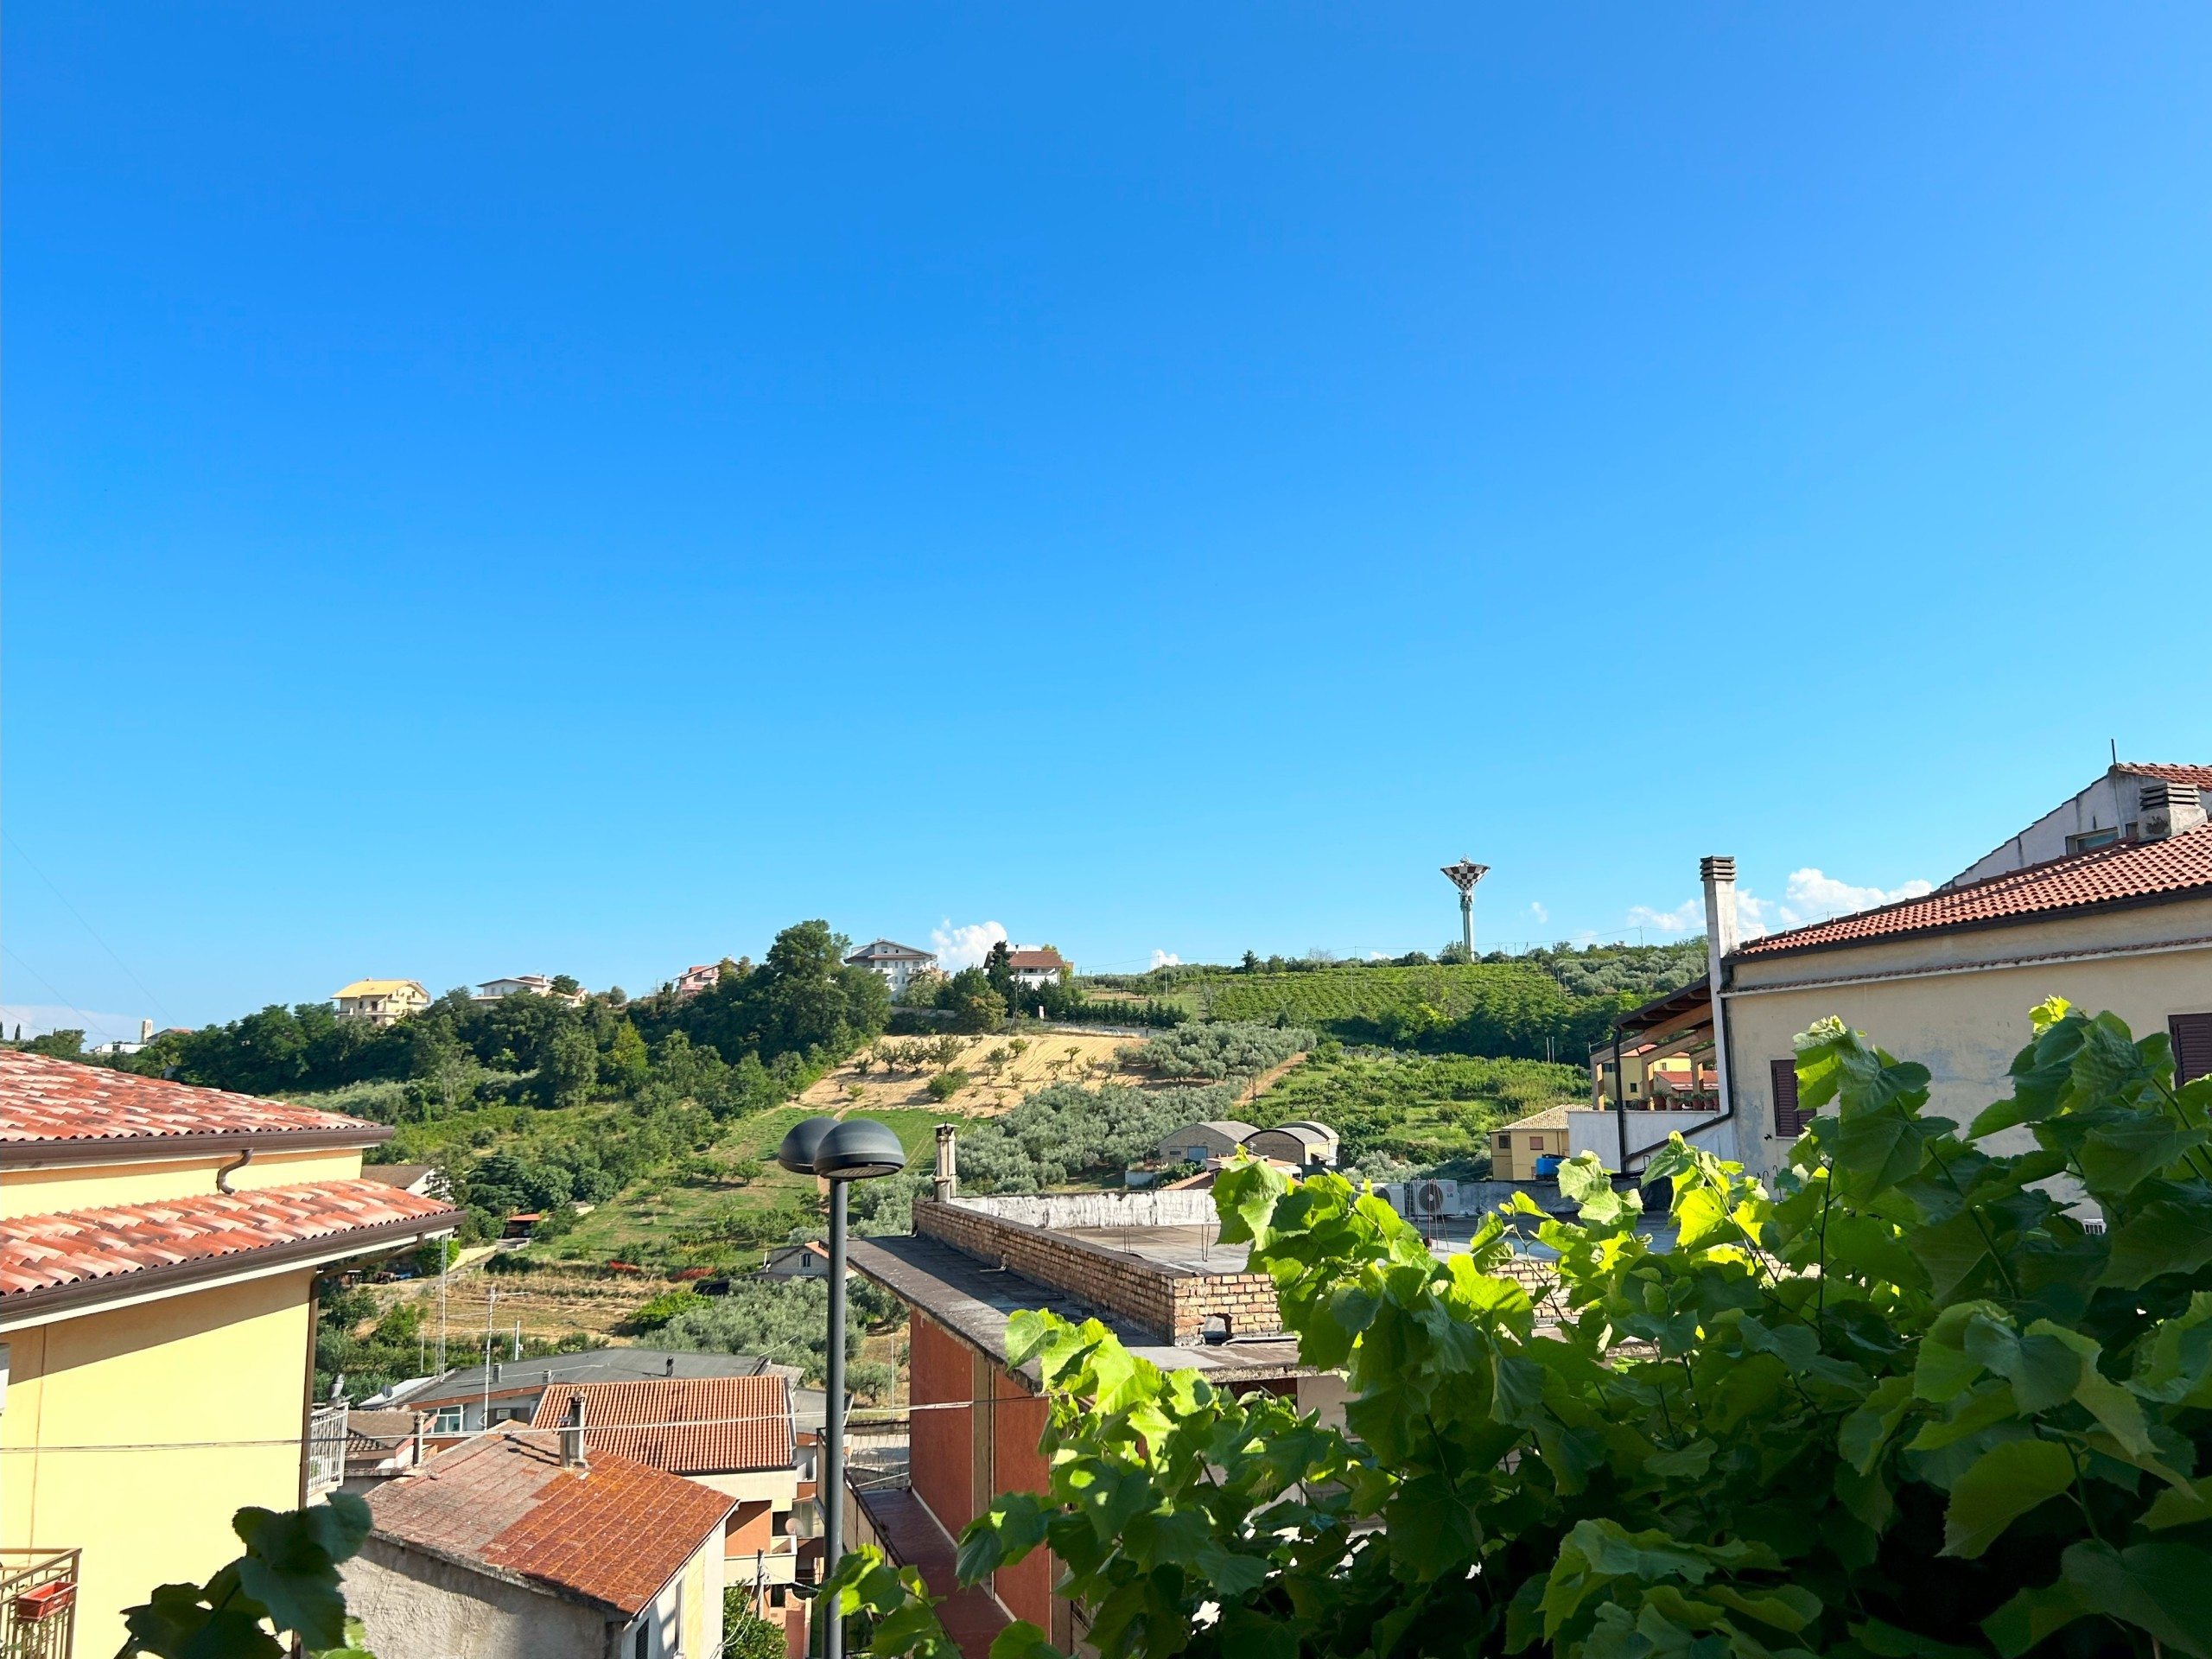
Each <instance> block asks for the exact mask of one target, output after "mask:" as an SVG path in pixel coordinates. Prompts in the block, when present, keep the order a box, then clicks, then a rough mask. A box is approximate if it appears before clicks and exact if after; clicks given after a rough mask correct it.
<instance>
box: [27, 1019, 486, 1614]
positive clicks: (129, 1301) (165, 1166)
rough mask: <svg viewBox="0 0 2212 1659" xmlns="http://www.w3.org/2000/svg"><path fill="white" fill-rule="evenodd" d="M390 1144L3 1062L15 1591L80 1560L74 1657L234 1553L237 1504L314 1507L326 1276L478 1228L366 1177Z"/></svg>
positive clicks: (212, 1098)
mask: <svg viewBox="0 0 2212 1659" xmlns="http://www.w3.org/2000/svg"><path fill="white" fill-rule="evenodd" d="M390 1136H391V1130H390V1129H389V1128H385V1127H384V1126H382V1125H381V1124H376V1123H367V1122H361V1121H360V1120H359V1119H357V1118H348V1117H338V1116H333V1115H331V1114H329V1113H327V1112H316V1111H310V1110H308V1109H305V1108H304V1107H299V1106H292V1105H288V1104H286V1103H283V1102H282V1101H274V1100H256V1099H252V1098H251V1097H249V1096H244V1095H233V1094H226V1093H224V1092H222V1091H220V1090H213V1089H194V1088H191V1087H189V1086H188V1085H186V1084H181V1083H169V1082H165V1081H163V1080H162V1079H160V1078H157V1077H138V1076H137V1075H135V1074H133V1073H130V1072H127V1071H111V1070H109V1069H108V1068H106V1067H105V1066H94V1065H78V1064H76V1063H74V1062H72V1061H68V1060H60V1059H52V1058H47V1057H46V1056H43V1055H37V1054H26V1053H22V1052H18V1051H15V1050H0V1384H4V1390H5V1391H4V1399H5V1407H4V1410H0V1546H4V1547H5V1549H6V1551H7V1552H8V1553H7V1556H6V1560H5V1567H6V1570H7V1573H8V1574H9V1585H8V1588H7V1590H6V1593H8V1594H9V1595H10V1599H11V1600H12V1599H13V1597H14V1595H15V1594H16V1593H17V1592H16V1579H15V1575H16V1573H19V1572H28V1571H31V1570H33V1568H32V1565H31V1564H33V1563H36V1562H40V1561H48V1560H54V1559H56V1558H63V1557H67V1556H68V1555H69V1554H70V1552H75V1553H76V1554H75V1556H74V1560H73V1573H74V1576H75V1578H76V1582H77V1592H76V1605H75V1613H74V1616H75V1618H76V1621H77V1624H76V1643H77V1651H78V1652H79V1653H86V1654H94V1653H112V1652H113V1651H114V1650H115V1649H116V1647H117V1646H118V1643H121V1642H122V1640H123V1635H124V1629H123V1618H122V1612H123V1610H124V1608H125V1607H129V1606H133V1605H137V1604H138V1603H140V1602H143V1601H144V1600H145V1599H146V1598H147V1596H148V1595H149V1593H150V1592H152V1590H153V1588H154V1586H156V1585H158V1584H165V1583H167V1584H174V1583H180V1582H182V1581H185V1580H193V1581H194V1582H197V1581H199V1580H204V1579H206V1578H207V1576H208V1575H209V1574H210V1573H213V1572H214V1571H215V1569H216V1568H218V1567H220V1566H222V1565H223V1563H224V1562H226V1561H227V1560H231V1559H232V1557H234V1556H236V1555H237V1554H238V1537H237V1535H235V1534H234V1533H232V1530H231V1517H232V1515H233V1514H234V1513H236V1512H237V1510H239V1509H240V1508H241V1507H243V1506H245V1505H246V1504H259V1505H262V1506H264V1507H265V1508H268V1509H273V1510H289V1509H292V1508H295V1507H296V1506H297V1505H298V1504H300V1503H303V1502H305V1501H306V1499H307V1497H308V1492H309V1476H308V1460H307V1459H306V1456H305V1451H306V1446H305V1440H306V1431H307V1427H308V1414H309V1409H310V1402H309V1400H308V1391H309V1389H308V1384H309V1381H310V1379H311V1378H312V1376H314V1359H315V1305H314V1296H315V1290H314V1286H315V1275H316V1274H317V1272H318V1271H319V1270H322V1269H326V1268H331V1267H334V1266H335V1265H336V1264H337V1263H339V1262H343V1261H345V1260H346V1259H347V1258H349V1257H355V1256H359V1255H365V1254H368V1253H370V1252H372V1251H376V1250H383V1249H393V1248H396V1247H398V1246H403V1245H411V1244H416V1243H420V1242H422V1241H423V1239H425V1238H427V1237H430V1236H435V1235H438V1234H442V1233H446V1232H449V1231H451V1230H452V1229H453V1228H454V1225H455V1224H457V1223H458V1222H459V1221H460V1220H461V1216H460V1214H459V1213H458V1212H457V1211H454V1209H453V1208H452V1207H451V1206H450V1205H448V1204H447V1203H446V1202H445V1201H444V1200H442V1199H440V1198H429V1197H423V1196H421V1195H418V1194H416V1193H412V1192H404V1191H402V1190H401V1189H399V1188H397V1187H394V1186H388V1185H383V1184H380V1183H378V1182H374V1181H365V1180H363V1179H360V1171H361V1150H362V1148H363V1147H371V1146H374V1145H376V1144H378V1142H380V1141H385V1140H387V1139H389V1138H390ZM337 1473H338V1471H336V1470H333V1471H331V1481H330V1484H335V1480H336V1477H337ZM10 1650H11V1651H12V1650H13V1649H10ZM41 1651H42V1649H41Z"/></svg>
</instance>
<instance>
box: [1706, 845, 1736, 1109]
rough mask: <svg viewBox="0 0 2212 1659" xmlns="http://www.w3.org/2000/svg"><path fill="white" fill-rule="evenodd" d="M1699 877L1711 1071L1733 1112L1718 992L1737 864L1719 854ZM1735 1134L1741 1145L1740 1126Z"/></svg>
mask: <svg viewBox="0 0 2212 1659" xmlns="http://www.w3.org/2000/svg"><path fill="white" fill-rule="evenodd" d="M1698 875H1699V877H1700V880H1703V881H1704V883H1705V975H1706V985H1707V988H1709V990H1710V991H1711V993H1712V996H1713V1072H1714V1080H1715V1082H1716V1083H1717V1084H1719V1091H1720V1109H1721V1110H1722V1111H1723V1112H1732V1111H1734V1110H1735V1109H1736V1090H1735V1078H1734V1077H1733V1076H1732V1071H1733V1070H1734V1068H1733V1067H1732V1066H1731V1065H1729V1061H1728V1004H1727V1001H1726V999H1725V998H1724V997H1723V996H1722V995H1721V990H1722V988H1724V987H1725V986H1726V984H1727V976H1726V968H1725V966H1724V964H1725V963H1726V962H1727V960H1728V957H1729V954H1730V953H1731V952H1732V951H1733V950H1735V948H1736V861H1735V860H1734V859H1733V858H1730V857H1727V856H1726V855H1720V854H1715V855H1713V856H1712V857H1709V858H1705V859H1701V860H1700V861H1699V862H1698ZM1734 1135H1735V1137H1736V1139H1737V1141H1738V1144H1740V1143H1741V1138H1742V1135H1743V1129H1742V1128H1741V1126H1740V1125H1739V1126H1737V1127H1736V1128H1735V1129H1734Z"/></svg>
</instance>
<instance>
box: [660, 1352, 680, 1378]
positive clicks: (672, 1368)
mask: <svg viewBox="0 0 2212 1659" xmlns="http://www.w3.org/2000/svg"><path fill="white" fill-rule="evenodd" d="M661 1375H662V1376H675V1375H676V1356H675V1355H674V1354H671V1355H670V1356H669V1357H668V1358H667V1359H666V1360H665V1361H664V1363H663V1367H662V1370H661Z"/></svg>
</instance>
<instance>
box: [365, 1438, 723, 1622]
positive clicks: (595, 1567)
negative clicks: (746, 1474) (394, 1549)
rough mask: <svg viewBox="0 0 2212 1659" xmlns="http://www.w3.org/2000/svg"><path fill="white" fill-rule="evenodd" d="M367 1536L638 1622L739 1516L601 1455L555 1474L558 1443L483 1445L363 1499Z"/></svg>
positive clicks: (691, 1485)
mask: <svg viewBox="0 0 2212 1659" xmlns="http://www.w3.org/2000/svg"><path fill="white" fill-rule="evenodd" d="M368 1503H369V1512H370V1514H371V1515H372V1516H373V1517H374V1519H375V1526H376V1530H377V1532H378V1534H379V1535H382V1536H384V1537H386V1538H390V1539H394V1540H397V1541H399V1542H401V1543H407V1544H415V1545H418V1546H420V1547H422V1548H426V1549H429V1550H433V1551H435V1552H437V1553H439V1554H444V1555H447V1556H449V1557H457V1558H459V1559H461V1560H468V1561H475V1562H480V1563H482V1564H483V1565H484V1566H486V1567H490V1568H493V1569H495V1570H498V1571H500V1572H504V1573H512V1574H515V1575H517V1576H518V1577H521V1578H524V1579H529V1580H534V1581H536V1582H537V1583H539V1584H543V1585H544V1586H547V1587H549V1588H550V1589H553V1590H555V1591H558V1592H566V1593H568V1594H569V1595H573V1596H578V1597H582V1598H583V1599H586V1600H588V1601H593V1602H597V1603H599V1604H601V1605H604V1606H607V1607H612V1608H613V1609H614V1610H616V1611H619V1612H620V1613H621V1614H622V1615H623V1616H624V1617H625V1618H629V1617H632V1616H634V1615H635V1614H637V1613H638V1612H639V1611H642V1610H643V1609H644V1608H645V1606H646V1605H648V1604H649V1603H651V1602H652V1599H653V1598H654V1597H655V1596H657V1595H658V1594H659V1593H660V1591H661V1587H662V1586H664V1585H665V1584H666V1583H667V1582H668V1581H669V1580H671V1579H672V1578H674V1577H675V1576H676V1574H677V1573H679V1572H681V1571H682V1570H683V1566H684V1563H685V1562H687V1561H689V1560H690V1559H691V1557H692V1556H693V1555H695V1554H697V1553H698V1552H699V1550H700V1549H701V1548H702V1547H703V1546H705V1545H706V1544H707V1543H708V1542H709V1540H710V1539H714V1538H715V1536H716V1535H717V1534H718V1533H719V1531H720V1529H721V1524H722V1522H723V1521H724V1519H725V1518H727V1517H728V1515H729V1512H730V1511H731V1510H733V1509H734V1508H736V1507H737V1504H736V1500H735V1499H734V1498H731V1497H725V1496H723V1495H722V1494H721V1493H720V1492H718V1491H715V1490H714V1489H713V1488H712V1487H710V1486H703V1485H701V1484H699V1483H698V1482H696V1481H693V1480H686V1479H684V1478H683V1477H682V1476H680V1475H671V1474H665V1473H664V1472H662V1471H660V1470H658V1469H650V1468H647V1467H646V1466H645V1465H644V1464H641V1463H634V1462H632V1460H631V1459H627V1458H624V1457H620V1456H617V1455H615V1454H614V1453H612V1452H597V1451H594V1452H590V1453H589V1454H588V1457H587V1459H586V1461H585V1465H584V1467H583V1468H582V1469H581V1470H569V1469H563V1468H562V1467H561V1458H560V1444H559V1438H558V1437H557V1436H556V1435H553V1434H550V1433H543V1432H540V1431H537V1430H530V1431H524V1432H512V1431H510V1432H507V1433H500V1434H487V1435H483V1436H480V1437H479V1438H477V1439H475V1440H470V1441H468V1442H467V1443H466V1444H465V1445H461V1446H455V1447H454V1449H453V1450H452V1451H450V1452H443V1453H442V1454H440V1455H439V1456H437V1457H435V1458H433V1459H430V1460H429V1462H428V1463H426V1464H425V1465H423V1469H422V1471H421V1472H420V1473H418V1474H416V1475H412V1476H409V1477H404V1478H401V1479H398V1480H394V1481H389V1482H387V1483H385V1484H384V1485H382V1486H379V1487H378V1488H377V1489H376V1490H375V1491H372V1492H371V1493H369V1494H368Z"/></svg>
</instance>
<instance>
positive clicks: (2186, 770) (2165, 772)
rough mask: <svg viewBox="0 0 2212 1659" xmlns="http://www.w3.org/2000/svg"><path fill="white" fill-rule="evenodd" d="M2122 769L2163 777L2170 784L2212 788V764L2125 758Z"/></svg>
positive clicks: (2149, 776) (2146, 775) (2147, 776)
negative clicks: (2176, 764) (2185, 763)
mask: <svg viewBox="0 0 2212 1659" xmlns="http://www.w3.org/2000/svg"><path fill="white" fill-rule="evenodd" d="M2120 770H2121V771H2122V772H2139V773H2140V774H2141V775H2142V776H2144V777H2145V778H2163V779H2165V780H2166V781H2167V782H2168V783H2170V784H2194V785H2196V787H2197V788H2199V789H2212V766H2168V765H2166V764H2165V763H2164V762H2163V761H2158V760H2123V761H2122V762H2120Z"/></svg>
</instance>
